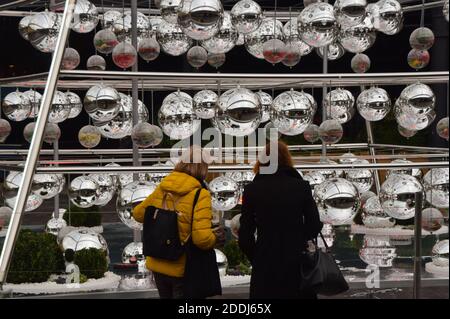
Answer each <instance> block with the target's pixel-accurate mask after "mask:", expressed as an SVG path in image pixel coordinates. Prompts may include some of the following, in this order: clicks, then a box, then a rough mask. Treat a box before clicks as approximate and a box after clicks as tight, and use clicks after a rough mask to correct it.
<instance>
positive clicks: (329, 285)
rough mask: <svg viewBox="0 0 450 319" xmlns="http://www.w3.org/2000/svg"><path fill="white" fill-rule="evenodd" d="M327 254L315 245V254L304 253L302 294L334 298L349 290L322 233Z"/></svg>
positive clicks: (301, 269)
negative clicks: (309, 293) (310, 293)
mask: <svg viewBox="0 0 450 319" xmlns="http://www.w3.org/2000/svg"><path fill="white" fill-rule="evenodd" d="M320 237H321V238H322V241H323V243H324V245H325V248H326V252H324V251H322V249H320V248H319V247H318V246H317V243H315V246H316V249H315V251H314V252H304V253H303V256H302V263H301V266H300V274H301V284H300V291H301V292H314V293H316V294H319V295H324V296H333V295H337V294H340V293H343V292H345V291H347V290H348V289H349V287H348V284H347V281H346V280H345V278H344V276H343V275H342V272H341V270H340V269H339V267H338V265H337V264H336V261H335V260H334V258H333V256H332V255H331V253H330V252H329V247H328V245H327V243H326V242H325V239H324V237H323V235H322V233H320Z"/></svg>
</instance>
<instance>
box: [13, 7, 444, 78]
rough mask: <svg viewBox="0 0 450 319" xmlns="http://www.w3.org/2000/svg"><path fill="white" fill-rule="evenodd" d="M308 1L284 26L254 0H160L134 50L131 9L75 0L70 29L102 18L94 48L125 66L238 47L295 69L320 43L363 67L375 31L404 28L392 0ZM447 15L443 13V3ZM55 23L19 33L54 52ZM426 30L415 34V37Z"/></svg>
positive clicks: (43, 21)
mask: <svg viewBox="0 0 450 319" xmlns="http://www.w3.org/2000/svg"><path fill="white" fill-rule="evenodd" d="M305 5H306V6H305V8H304V9H303V10H302V11H301V12H300V13H295V14H294V13H293V14H292V17H291V18H290V19H289V20H288V21H287V22H286V23H285V24H284V25H283V24H282V23H281V22H280V21H275V18H267V17H265V16H264V14H263V10H262V9H261V7H260V6H259V5H258V3H257V2H255V1H253V0H241V1H239V2H237V3H236V4H235V5H234V6H233V8H232V9H231V11H229V12H227V11H224V9H223V6H222V3H221V1H219V0H161V3H160V6H159V7H160V15H158V16H156V15H155V16H151V15H150V16H145V15H144V14H143V13H141V12H138V14H137V21H136V22H137V33H138V34H137V35H138V44H137V46H136V47H133V45H131V42H132V41H131V28H132V27H131V26H132V23H131V11H130V10H122V11H117V10H110V11H106V12H105V13H104V14H103V15H100V14H99V13H98V10H97V8H96V7H95V5H93V4H92V3H90V2H89V1H87V0H80V1H78V2H77V5H76V8H75V13H74V18H73V21H72V24H71V29H72V30H73V31H75V32H78V33H89V32H91V31H93V30H94V29H95V28H96V27H97V25H98V24H99V22H100V29H101V30H100V31H98V32H97V33H96V34H95V37H94V45H95V47H96V49H97V51H98V52H99V53H102V54H112V58H113V61H114V63H115V64H116V65H117V66H119V67H121V68H124V69H126V68H128V67H130V66H132V65H133V64H134V63H135V62H136V60H137V57H138V55H139V56H140V57H141V58H142V59H144V60H146V61H147V62H148V61H152V60H154V59H156V58H157V57H158V55H159V54H160V51H161V50H162V51H163V52H165V53H166V54H168V55H172V56H179V55H182V54H185V53H187V59H188V61H189V63H190V64H191V65H192V66H194V67H197V68H198V67H201V66H203V65H204V64H206V63H209V64H210V65H212V66H214V67H219V66H221V65H222V64H223V63H224V62H225V54H226V53H227V52H229V51H230V50H231V49H233V47H235V46H237V45H245V48H246V49H247V51H248V52H249V53H250V54H251V55H252V56H254V57H255V58H258V59H265V60H267V61H268V62H270V63H273V64H275V63H279V62H281V63H283V64H284V65H286V66H289V67H292V66H294V65H296V64H297V63H298V62H299V61H300V59H301V57H302V56H304V55H307V54H309V53H310V52H312V51H313V49H316V51H317V53H318V54H319V55H321V56H323V52H324V50H323V48H324V47H326V46H329V50H328V59H330V60H336V59H338V58H340V57H341V56H342V55H343V54H344V53H345V52H346V51H348V52H351V53H354V54H355V56H354V58H353V60H352V69H353V70H354V71H355V72H366V71H367V70H368V69H369V67H370V59H369V57H368V56H367V55H365V54H363V53H362V52H364V51H366V50H367V49H369V48H370V47H371V46H372V45H373V44H374V42H375V40H376V37H377V32H381V33H384V34H386V35H394V34H397V33H399V32H400V30H401V29H402V27H403V10H402V7H401V5H400V3H399V2H398V1H397V0H380V1H378V2H376V3H369V4H368V3H367V1H366V0H338V1H336V2H335V4H334V6H333V5H331V4H328V3H326V2H320V1H318V2H312V3H306V4H305ZM444 15H446V16H448V10H447V11H446V7H445V6H444ZM60 25H61V15H60V14H58V13H54V12H49V11H44V12H40V13H34V14H31V15H29V16H25V17H24V18H23V19H22V20H21V21H20V23H19V31H20V34H21V35H22V36H23V38H25V39H26V40H28V41H30V43H31V44H32V45H33V46H34V47H35V48H36V49H38V50H40V51H42V52H52V51H53V50H54V48H55V45H56V38H57V34H58V30H59V28H60ZM423 34H424V33H423V32H420V34H419V38H420V39H423ZM427 35H429V34H428V33H427ZM433 41H434V36H433ZM195 43H197V44H196V45H194V44H195ZM416 50H419V51H420V49H416ZM423 51H424V50H423V49H422V51H420V52H418V51H417V52H416V54H415V55H412V56H411V57H408V62H410V61H409V60H410V59H411V61H413V60H414V61H415V62H414V61H413V62H411V63H412V64H413V65H415V66H413V65H412V66H413V67H415V68H420V67H417V65H418V62H417V61H416V60H417V59H419V60H420V59H421V55H420V53H421V52H422V55H423ZM77 55H78V53H76V51H75V52H73V51H72V52H70V53H67V58H68V60H69V61H68V63H67V65H65V66H64V67H67V68H69V69H71V68H75V67H76V66H78V64H79V55H78V56H77ZM91 58H92V59H90V60H91V61H89V62H88V65H89V66H88V68H92V69H104V68H105V61H104V59H103V57H101V56H100V55H95V56H93V57H91ZM411 63H410V64H411Z"/></svg>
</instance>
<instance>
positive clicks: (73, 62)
mask: <svg viewBox="0 0 450 319" xmlns="http://www.w3.org/2000/svg"><path fill="white" fill-rule="evenodd" d="M79 64H80V54H79V53H78V51H77V50H75V49H74V48H66V49H65V50H64V56H63V59H62V61H61V68H62V69H63V70H74V69H76V68H77V66H78V65H79Z"/></svg>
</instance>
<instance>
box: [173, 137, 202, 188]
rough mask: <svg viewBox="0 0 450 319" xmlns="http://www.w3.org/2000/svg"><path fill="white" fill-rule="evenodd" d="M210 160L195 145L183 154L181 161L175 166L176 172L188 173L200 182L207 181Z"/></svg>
mask: <svg viewBox="0 0 450 319" xmlns="http://www.w3.org/2000/svg"><path fill="white" fill-rule="evenodd" d="M207 162H208V158H207V155H206V153H205V152H203V150H202V148H201V147H199V146H197V145H194V146H191V147H189V149H187V150H186V151H184V152H183V155H182V156H181V158H180V161H179V162H178V163H177V165H175V169H174V171H176V172H181V173H186V174H188V175H191V176H192V177H195V178H196V179H198V180H204V179H206V176H207V175H208V163H207Z"/></svg>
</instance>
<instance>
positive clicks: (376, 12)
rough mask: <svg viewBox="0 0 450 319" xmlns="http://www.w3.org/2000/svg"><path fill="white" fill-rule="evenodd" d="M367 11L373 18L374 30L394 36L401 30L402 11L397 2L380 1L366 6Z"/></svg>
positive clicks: (393, 0) (395, 0) (391, 0)
mask: <svg viewBox="0 0 450 319" xmlns="http://www.w3.org/2000/svg"><path fill="white" fill-rule="evenodd" d="M367 11H368V12H370V14H371V15H372V17H373V18H374V26H375V28H376V29H377V30H378V31H380V32H383V33H384V34H387V35H394V34H397V33H399V32H400V30H401V29H402V28H403V10H402V6H401V4H400V3H399V2H398V1H397V0H380V1H378V2H377V3H376V4H374V5H372V6H370V7H369V5H368V6H367Z"/></svg>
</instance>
